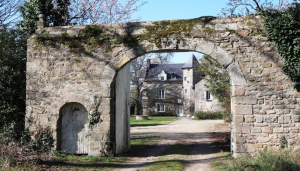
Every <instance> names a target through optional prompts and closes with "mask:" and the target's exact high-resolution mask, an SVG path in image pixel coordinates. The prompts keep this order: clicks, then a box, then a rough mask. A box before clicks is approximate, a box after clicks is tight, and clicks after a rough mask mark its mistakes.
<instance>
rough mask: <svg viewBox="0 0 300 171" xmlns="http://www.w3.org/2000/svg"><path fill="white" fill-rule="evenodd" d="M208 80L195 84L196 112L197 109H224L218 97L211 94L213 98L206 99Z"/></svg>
mask: <svg viewBox="0 0 300 171" xmlns="http://www.w3.org/2000/svg"><path fill="white" fill-rule="evenodd" d="M205 84H206V81H205V80H201V81H199V82H198V83H197V84H196V85H195V112H197V111H205V112H206V111H222V110H223V109H222V108H221V107H220V104H219V101H218V99H216V98H214V97H213V95H211V94H210V96H211V98H210V99H209V100H207V99H206V91H208V88H207V87H206V86H205Z"/></svg>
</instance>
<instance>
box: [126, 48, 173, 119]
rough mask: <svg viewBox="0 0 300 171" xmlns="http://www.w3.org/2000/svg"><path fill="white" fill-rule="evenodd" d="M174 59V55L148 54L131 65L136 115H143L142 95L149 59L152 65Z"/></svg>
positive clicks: (132, 96) (132, 94) (132, 97)
mask: <svg viewBox="0 0 300 171" xmlns="http://www.w3.org/2000/svg"><path fill="white" fill-rule="evenodd" d="M153 55H154V57H153ZM172 57H173V53H155V54H146V55H143V56H141V57H139V58H137V59H135V60H133V61H132V62H131V63H130V64H131V66H130V73H131V77H130V81H131V87H132V88H133V90H132V91H131V99H132V100H133V102H134V104H135V114H138V115H139V114H142V106H141V101H140V95H141V90H142V88H143V87H142V86H143V81H144V79H145V75H146V70H147V59H151V60H152V63H168V62H169V61H170V60H171V58H172Z"/></svg>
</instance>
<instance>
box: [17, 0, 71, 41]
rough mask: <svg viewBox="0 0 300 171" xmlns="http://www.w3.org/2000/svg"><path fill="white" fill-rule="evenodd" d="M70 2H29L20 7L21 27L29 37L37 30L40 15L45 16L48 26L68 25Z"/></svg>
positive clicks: (47, 0)
mask: <svg viewBox="0 0 300 171" xmlns="http://www.w3.org/2000/svg"><path fill="white" fill-rule="evenodd" d="M69 3H70V1H69V0H55V1H52V0H29V1H27V2H25V3H24V5H23V6H20V7H19V12H20V13H21V16H22V17H23V19H22V20H21V21H20V23H19V26H20V27H21V28H22V29H23V31H25V32H26V33H27V36H28V37H29V36H30V35H32V34H33V33H34V32H35V30H36V29H37V21H38V15H39V14H44V15H45V21H46V26H47V27H49V26H62V25H67V18H68V5H69Z"/></svg>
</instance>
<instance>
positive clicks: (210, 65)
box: [197, 55, 231, 122]
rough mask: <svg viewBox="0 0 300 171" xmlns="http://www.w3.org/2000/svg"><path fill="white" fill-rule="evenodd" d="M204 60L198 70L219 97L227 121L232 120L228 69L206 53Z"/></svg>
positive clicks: (207, 85) (211, 91)
mask: <svg viewBox="0 0 300 171" xmlns="http://www.w3.org/2000/svg"><path fill="white" fill-rule="evenodd" d="M203 57H204V60H202V61H201V62H200V63H199V65H198V66H199V67H198V69H197V70H198V71H201V72H202V73H203V74H204V75H205V76H204V77H203V79H204V80H206V82H207V83H206V84H205V86H206V87H207V88H208V91H209V92H210V93H211V94H212V95H213V96H214V97H216V98H217V99H218V101H219V102H220V104H221V107H222V108H223V109H224V110H225V112H226V114H227V116H226V118H225V119H226V121H227V122H229V121H230V114H231V100H230V76H229V74H228V73H227V71H226V70H225V69H224V68H223V66H222V65H221V64H219V63H218V62H217V61H216V60H215V59H213V58H211V57H210V56H208V55H204V56H203Z"/></svg>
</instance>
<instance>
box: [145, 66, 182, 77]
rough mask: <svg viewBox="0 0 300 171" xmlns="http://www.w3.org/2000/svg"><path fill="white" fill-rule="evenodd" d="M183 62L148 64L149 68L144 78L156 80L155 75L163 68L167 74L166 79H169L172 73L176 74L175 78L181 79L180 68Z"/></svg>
mask: <svg viewBox="0 0 300 171" xmlns="http://www.w3.org/2000/svg"><path fill="white" fill-rule="evenodd" d="M183 65H184V63H177V64H150V67H149V69H147V71H146V76H145V80H158V78H157V76H158V74H160V72H161V70H164V71H165V72H166V74H167V79H168V80H169V79H171V76H172V74H173V73H175V75H176V80H182V77H183V76H182V75H183V72H182V69H181V67H182V66H183Z"/></svg>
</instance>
